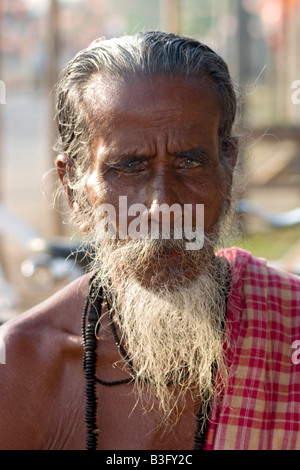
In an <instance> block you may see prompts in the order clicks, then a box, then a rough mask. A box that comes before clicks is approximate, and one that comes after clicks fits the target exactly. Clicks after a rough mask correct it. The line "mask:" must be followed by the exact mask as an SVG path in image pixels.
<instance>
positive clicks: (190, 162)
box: [178, 158, 205, 169]
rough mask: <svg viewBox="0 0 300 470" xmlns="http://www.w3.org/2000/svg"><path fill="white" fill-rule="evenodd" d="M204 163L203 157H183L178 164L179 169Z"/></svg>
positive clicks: (200, 165)
mask: <svg viewBox="0 0 300 470" xmlns="http://www.w3.org/2000/svg"><path fill="white" fill-rule="evenodd" d="M204 164H205V161H204V159H203V158H183V159H181V161H180V162H179V164H178V167H179V168H181V169H190V168H191V169H192V168H198V167H202V166H203V165H204Z"/></svg>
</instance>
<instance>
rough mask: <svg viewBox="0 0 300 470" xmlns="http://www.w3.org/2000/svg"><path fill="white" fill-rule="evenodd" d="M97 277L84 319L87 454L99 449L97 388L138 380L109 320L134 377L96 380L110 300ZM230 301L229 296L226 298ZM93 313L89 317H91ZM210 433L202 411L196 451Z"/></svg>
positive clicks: (198, 424) (116, 340) (85, 307)
mask: <svg viewBox="0 0 300 470" xmlns="http://www.w3.org/2000/svg"><path fill="white" fill-rule="evenodd" d="M95 277H96V275H94V276H92V277H91V279H90V288H89V294H88V296H87V298H86V302H85V306H84V310H83V316H82V339H83V346H84V356H83V369H84V372H85V379H86V389H85V395H86V413H85V422H86V429H87V437H86V450H96V448H97V433H98V431H97V423H96V414H97V395H96V385H97V384H100V385H104V386H115V385H121V384H126V383H130V382H133V381H134V380H135V371H134V368H133V366H132V363H131V361H130V359H129V358H128V356H127V354H126V352H125V350H124V349H123V347H122V345H121V344H120V341H119V338H118V336H117V332H116V330H115V327H114V325H113V321H112V319H111V317H110V316H109V320H110V325H111V328H112V332H113V335H114V339H115V342H116V344H117V346H118V347H119V349H120V352H121V354H122V355H123V357H124V358H125V360H126V361H127V363H128V365H129V367H130V370H131V372H132V377H129V378H127V379H123V380H116V381H112V382H106V381H104V380H101V379H99V378H98V377H97V376H96V363H97V354H96V349H97V341H98V340H97V335H98V330H99V328H100V327H99V325H100V322H99V319H100V315H101V310H102V304H103V300H105V301H106V303H107V304H108V301H107V297H106V296H105V294H104V291H103V288H102V287H100V288H97V286H96V285H95V283H94V280H95ZM226 300H227V295H226ZM88 311H89V315H88ZM107 311H108V315H109V308H108V305H107ZM87 316H88V322H87V325H86V320H87ZM216 369H217V368H216V364H213V371H214V374H215V373H216ZM210 406H211V404H210V405H209V407H208V410H207V416H208V415H209V412H210ZM207 431H208V420H207V419H205V417H204V415H203V413H202V410H201V408H200V411H199V413H198V416H197V429H196V433H195V436H194V447H193V450H203V449H204V446H205V443H206V437H207Z"/></svg>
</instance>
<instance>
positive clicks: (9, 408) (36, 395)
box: [0, 276, 88, 450]
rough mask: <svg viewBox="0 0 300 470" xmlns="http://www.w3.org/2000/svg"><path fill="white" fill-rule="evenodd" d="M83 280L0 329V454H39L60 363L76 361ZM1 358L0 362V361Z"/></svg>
mask: <svg viewBox="0 0 300 470" xmlns="http://www.w3.org/2000/svg"><path fill="white" fill-rule="evenodd" d="M87 291H88V276H83V277H82V278H80V279H77V280H75V281H74V282H73V283H72V284H70V285H68V286H67V287H65V288H64V289H62V290H61V291H59V292H57V293H56V294H55V295H54V296H52V297H50V298H49V299H47V300H46V301H44V302H43V303H41V304H39V305H37V306H36V307H34V308H33V309H31V310H30V311H28V312H26V313H24V314H21V315H19V316H18V317H17V318H15V319H13V320H11V321H9V322H7V323H5V324H4V325H2V326H1V328H0V345H1V354H2V361H1V362H2V364H0V387H1V401H2V406H1V408H0V449H3V450H4V449H31V448H34V449H39V448H43V447H44V446H45V441H46V434H47V433H49V427H51V415H52V412H51V408H52V406H53V405H52V403H53V397H54V396H55V395H57V396H59V395H60V394H61V393H62V391H63V387H64V383H65V382H66V379H65V375H66V371H67V370H69V369H68V368H67V367H66V364H71V367H72V364H73V367H74V371H72V373H73V375H76V374H75V370H76V367H77V364H78V363H80V362H81V361H82V344H81V317H82V311H83V307H84V303H85V298H86V295H87ZM3 359H4V360H3Z"/></svg>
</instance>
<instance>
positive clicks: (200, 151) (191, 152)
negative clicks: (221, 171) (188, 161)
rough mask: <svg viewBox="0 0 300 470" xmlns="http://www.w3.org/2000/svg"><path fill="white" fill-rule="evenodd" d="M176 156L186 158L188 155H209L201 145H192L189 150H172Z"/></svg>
mask: <svg viewBox="0 0 300 470" xmlns="http://www.w3.org/2000/svg"><path fill="white" fill-rule="evenodd" d="M174 155H175V156H176V157H181V158H188V157H190V158H191V157H194V158H195V157H199V156H207V157H208V156H209V153H208V151H207V150H206V149H205V148H203V147H193V148H191V149H189V150H183V151H180V152H174Z"/></svg>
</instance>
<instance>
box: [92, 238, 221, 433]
mask: <svg viewBox="0 0 300 470" xmlns="http://www.w3.org/2000/svg"><path fill="white" fill-rule="evenodd" d="M167 243H170V241H167ZM176 243H177V244H178V245H180V242H179V241H176ZM164 244H165V241H164V240H134V241H130V242H126V243H122V244H120V246H118V247H116V246H115V245H114V244H113V243H112V242H108V241H103V240H101V248H100V249H99V250H97V258H98V262H97V269H98V272H99V273H98V281H99V285H100V284H101V285H102V286H103V287H104V289H107V291H108V292H111V282H113V284H114V286H115V289H114V294H113V296H112V309H113V310H114V319H115V321H116V322H118V326H119V328H120V331H121V334H122V338H120V339H121V343H122V345H123V347H124V349H125V350H126V352H127V354H128V357H129V358H130V360H131V361H132V364H133V368H134V371H135V375H136V380H135V384H136V390H137V391H138V396H139V397H140V402H141V403H142V404H143V406H144V407H145V408H148V409H150V408H151V407H152V406H153V401H151V400H150V401H148V403H145V400H143V398H144V397H145V396H148V397H149V396H152V397H155V400H156V401H157V402H158V404H159V409H160V417H161V423H162V424H163V423H165V424H166V423H168V424H169V425H170V423H172V424H174V423H175V422H176V420H177V419H178V417H179V415H180V411H179V409H178V406H177V405H178V400H179V398H180V400H181V402H182V400H184V398H185V396H186V393H187V392H188V391H189V392H192V396H193V399H194V400H195V401H196V400H197V401H199V402H200V403H201V404H202V410H203V412H204V413H205V412H206V407H207V404H208V403H209V402H210V401H211V400H212V398H213V397H214V395H215V394H216V393H217V390H216V387H215V374H214V372H215V369H216V366H217V368H218V386H219V387H220V389H221V387H222V385H223V384H224V382H225V381H226V367H225V365H224V358H223V342H224V331H223V326H224V323H225V318H226V306H225V295H224V289H225V287H226V285H227V284H226V283H227V281H228V269H227V263H226V262H225V260H224V259H223V260H222V259H219V258H214V257H213V256H212V247H211V246H210V244H209V243H208V245H207V246H206V248H203V249H202V250H199V252H198V253H194V252H193V253H190V254H189V255H190V256H191V259H190V260H189V263H187V265H189V268H190V267H191V266H192V270H191V271H192V272H194V271H195V274H197V275H196V277H195V279H192V280H189V281H188V282H184V280H185V281H186V276H185V273H186V269H187V265H186V266H178V267H176V268H175V267H173V268H168V266H164V267H162V266H160V267H159V269H158V271H157V273H156V274H154V277H155V276H157V278H158V279H160V277H161V274H162V270H164V271H165V274H167V275H166V276H165V278H166V282H165V283H164V284H163V285H161V284H160V286H159V287H157V284H156V283H154V285H153V286H152V288H149V286H147V285H146V286H145V285H142V283H141V280H140V279H138V278H137V277H136V273H137V272H140V273H141V272H143V273H145V272H146V271H147V266H148V265H149V263H150V262H151V261H152V260H153V256H154V254H155V253H156V255H157V250H158V251H159V250H160V248H161V246H164ZM178 249H180V248H178ZM199 266H200V267H201V269H200V272H198V271H199V269H198V268H199ZM196 267H197V270H196ZM220 280H221V282H220ZM144 379H147V380H146V381H145V380H144ZM169 382H171V383H172V384H173V385H170V384H169ZM174 384H178V385H179V386H180V387H175V386H174ZM175 389H176V390H177V391H176V393H175ZM178 389H180V393H179V394H178V393H177V392H178ZM145 390H147V392H150V394H149V393H146V394H145V393H144V392H145Z"/></svg>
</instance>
